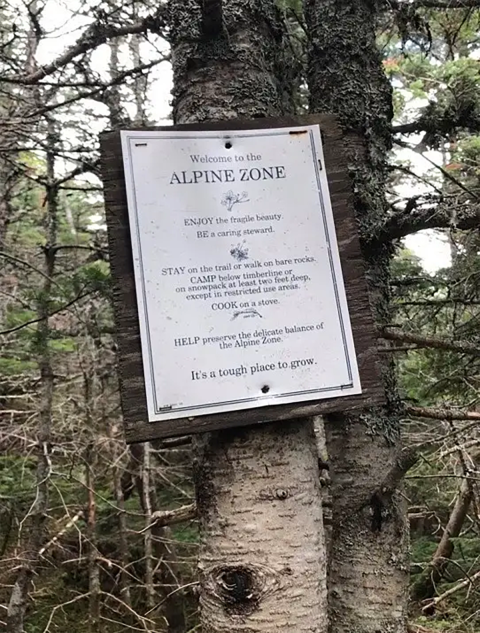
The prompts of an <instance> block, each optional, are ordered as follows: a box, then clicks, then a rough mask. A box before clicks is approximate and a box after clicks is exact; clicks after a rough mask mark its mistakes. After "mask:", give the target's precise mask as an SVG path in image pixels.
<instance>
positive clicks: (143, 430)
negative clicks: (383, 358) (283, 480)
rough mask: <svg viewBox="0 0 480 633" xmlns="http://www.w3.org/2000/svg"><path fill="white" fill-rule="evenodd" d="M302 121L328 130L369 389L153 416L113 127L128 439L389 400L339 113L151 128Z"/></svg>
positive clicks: (114, 262) (110, 198)
mask: <svg viewBox="0 0 480 633" xmlns="http://www.w3.org/2000/svg"><path fill="white" fill-rule="evenodd" d="M301 125H319V126H320V130H321V135H322V141H323V150H324V157H325V168H326V172H327V178H328V185H329V190H330V198H331V204H332V209H333V215H334V221H335V227H336V235H337V241H338V246H339V250H340V259H341V264H342V271H343V278H344V283H345V289H346V294H347V303H348V308H349V313H350V319H351V324H352V330H353V338H354V344H355V350H356V355H357V362H358V368H359V372H360V380H361V386H362V393H361V394H359V395H349V396H344V397H337V398H329V399H325V400H318V401H309V402H306V403H298V404H279V405H275V406H262V407H258V408H251V409H246V410H239V411H230V412H224V413H218V414H210V415H199V416H196V417H188V418H180V419H173V420H163V421H160V422H149V421H148V414H147V403H146V395H145V383H144V372H143V363H142V352H141V342H140V330H139V320H138V308H137V300H136V291H135V280H134V269H133V258H132V243H131V238H130V228H129V216H128V208H127V194H126V186H125V174H124V163H123V157H122V146H121V139H120V132H107V133H104V134H102V136H101V151H102V161H101V162H102V172H103V183H104V195H105V207H106V219H107V226H108V239H109V252H110V264H111V270H112V277H113V285H114V313H115V325H116V339H117V343H118V364H119V380H120V392H121V401H122V409H123V415H124V425H125V437H126V440H127V442H129V443H133V442H143V441H149V440H154V439H159V438H164V437H171V436H175V435H184V434H189V433H200V432H204V431H211V430H217V429H223V428H231V427H237V426H246V425H251V424H257V423H262V422H272V421H281V420H287V419H291V418H299V417H305V416H314V415H322V414H325V413H331V412H335V411H354V410H357V409H361V408H366V407H370V406H374V405H379V404H382V403H384V401H385V394H384V388H383V385H382V380H381V376H380V361H379V354H378V350H377V336H376V334H375V327H374V322H373V318H372V312H371V307H370V304H369V297H368V291H367V284H366V280H365V275H364V270H365V266H364V262H363V258H362V255H361V251H360V244H359V239H358V235H357V228H356V220H355V217H354V211H353V204H352V191H351V181H350V179H349V177H348V175H347V171H346V163H345V159H344V156H343V152H342V144H343V142H342V134H341V131H340V129H339V127H338V126H337V124H336V123H335V119H334V117H332V116H329V115H315V116H307V117H301V118H300V117H292V118H290V117H288V118H287V117H286V118H279V119H255V120H254V121H241V120H233V121H225V122H218V123H211V124H204V125H193V126H174V127H173V126H170V127H163V128H160V127H159V128H148V129H149V130H165V131H173V130H182V131H186V130H195V131H199V130H203V131H206V130H251V129H265V128H280V127H292V126H301ZM141 130H146V128H139V129H138V131H141Z"/></svg>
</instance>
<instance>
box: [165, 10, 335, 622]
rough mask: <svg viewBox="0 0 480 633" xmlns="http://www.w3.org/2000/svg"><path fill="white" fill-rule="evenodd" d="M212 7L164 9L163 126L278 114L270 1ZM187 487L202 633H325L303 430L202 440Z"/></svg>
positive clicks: (315, 490) (281, 99)
mask: <svg viewBox="0 0 480 633" xmlns="http://www.w3.org/2000/svg"><path fill="white" fill-rule="evenodd" d="M215 5H216V3H215V2H212V1H211V0H210V1H208V0H207V1H205V2H204V3H203V6H204V7H205V10H206V14H205V15H204V16H203V19H202V15H201V6H202V3H198V2H196V1H194V0H174V1H173V3H172V7H171V15H172V26H171V33H170V39H171V43H172V61H173V72H174V118H175V122H176V123H192V122H195V121H207V120H214V119H217V120H218V119H233V118H236V117H249V118H253V117H265V116H274V115H279V114H282V113H283V111H284V105H283V104H284V103H285V101H286V99H285V95H286V92H285V91H284V89H283V86H282V83H281V80H280V79H279V77H280V72H279V69H280V62H279V56H280V55H281V54H282V46H283V41H282V37H283V29H282V25H281V23H280V22H279V18H278V13H277V10H276V8H275V4H274V1H273V0H255V1H247V0H228V1H227V0H224V2H223V16H218V15H216V16H215V15H212V14H211V13H209V11H210V10H212V11H213V13H215ZM206 18H209V19H208V25H207V23H206ZM202 23H203V24H204V32H202V30H201V28H202ZM215 24H216V25H217V28H218V27H219V32H218V33H217V34H216V35H214V34H212V30H213V31H214V30H215ZM212 25H213V29H212ZM205 33H209V34H210V35H206V34H205ZM195 478H196V494H197V504H198V513H199V521H200V536H201V543H200V553H199V571H200V607H201V622H202V630H203V633H227V632H228V633H236V632H240V631H242V632H243V631H244V632H247V631H248V633H261V632H262V633H263V632H267V631H268V633H271V631H275V632H276V633H300V632H301V631H309V632H310V633H320V632H323V631H326V586H325V547H324V536H323V523H322V510H321V499H320V492H319V474H318V458H317V451H316V445H315V439H314V434H313V427H312V423H311V421H300V422H299V421H292V422H287V423H284V424H276V425H261V426H258V427H255V428H242V429H238V430H236V429H234V430H228V431H222V432H216V433H211V434H208V435H205V436H202V437H201V438H200V440H199V442H198V445H197V450H196V459H195Z"/></svg>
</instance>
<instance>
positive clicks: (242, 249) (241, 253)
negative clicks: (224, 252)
mask: <svg viewBox="0 0 480 633" xmlns="http://www.w3.org/2000/svg"><path fill="white" fill-rule="evenodd" d="M230 255H231V256H232V257H233V259H236V260H237V262H243V261H244V260H245V259H248V248H247V247H246V246H245V242H243V244H237V245H236V246H233V247H232V248H231V249H230Z"/></svg>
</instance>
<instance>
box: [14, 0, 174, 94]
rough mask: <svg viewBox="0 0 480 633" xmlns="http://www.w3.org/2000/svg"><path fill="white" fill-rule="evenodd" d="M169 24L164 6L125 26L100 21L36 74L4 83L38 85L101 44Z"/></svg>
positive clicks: (157, 31)
mask: <svg viewBox="0 0 480 633" xmlns="http://www.w3.org/2000/svg"><path fill="white" fill-rule="evenodd" d="M166 24H167V7H166V5H164V4H161V5H159V7H158V9H157V10H156V11H155V13H154V14H152V15H149V16H147V17H145V18H143V19H142V20H139V21H138V22H134V23H132V24H127V25H125V26H112V25H109V24H108V23H105V22H102V21H100V19H98V20H97V21H96V22H94V23H93V24H91V25H90V26H89V27H88V28H87V29H86V30H85V31H84V32H83V33H82V35H81V36H80V37H79V39H78V40H77V41H76V42H75V44H72V46H70V47H68V48H67V49H66V50H65V52H64V53H62V54H61V55H60V56H59V57H57V58H56V59H55V60H54V61H53V62H51V63H50V64H46V65H45V66H42V67H40V68H39V69H38V70H36V71H35V72H33V73H31V74H30V75H26V76H25V77H19V76H17V77H2V81H4V82H8V83H15V84H23V85H28V86H29V85H33V84H36V83H38V82H39V81H40V80H41V79H43V78H44V77H47V76H48V75H51V74H53V73H54V72H56V71H57V70H59V69H60V68H63V67H64V66H66V65H67V64H68V63H69V62H71V61H72V59H74V58H75V57H78V56H79V55H83V54H84V53H87V52H88V51H91V50H93V49H95V48H97V47H98V46H100V45H101V44H105V43H106V42H107V41H108V40H110V39H112V38H114V37H122V36H125V35H133V34H135V33H146V32H147V31H151V32H153V33H160V31H161V29H163V28H164V27H165V26H166Z"/></svg>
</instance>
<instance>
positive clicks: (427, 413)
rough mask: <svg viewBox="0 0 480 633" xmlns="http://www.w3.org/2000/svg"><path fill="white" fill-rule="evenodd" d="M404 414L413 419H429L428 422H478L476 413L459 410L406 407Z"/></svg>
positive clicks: (478, 414)
mask: <svg viewBox="0 0 480 633" xmlns="http://www.w3.org/2000/svg"><path fill="white" fill-rule="evenodd" d="M405 412H406V413H407V414H408V415H411V416H413V417H415V418H429V419H430V420H478V421H480V413H479V412H478V411H462V410H461V409H429V408H427V407H413V406H409V405H407V406H406V407H405Z"/></svg>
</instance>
